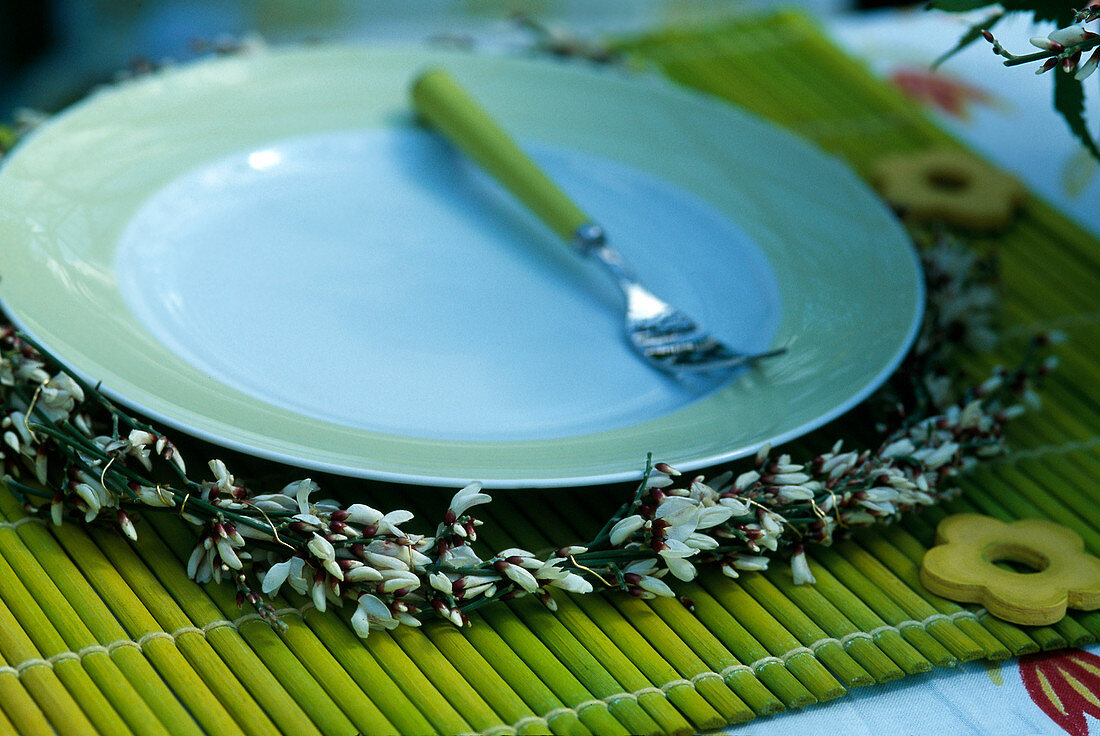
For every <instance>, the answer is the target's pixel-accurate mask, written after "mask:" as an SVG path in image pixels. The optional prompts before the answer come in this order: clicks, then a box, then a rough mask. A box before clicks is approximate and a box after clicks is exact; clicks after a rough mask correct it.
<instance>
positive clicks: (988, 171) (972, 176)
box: [871, 148, 1026, 232]
mask: <svg viewBox="0 0 1100 736" xmlns="http://www.w3.org/2000/svg"><path fill="white" fill-rule="evenodd" d="M871 180H872V183H873V184H874V185H875V188H876V189H878V191H879V193H880V194H881V195H882V197H883V199H885V200H886V201H887V202H889V203H890V204H891V205H893V206H894V207H895V208H896V209H897V210H898V211H899V212H900V214H901V216H902V217H903V218H905V219H907V220H911V221H914V222H941V223H946V224H948V225H956V226H958V227H962V228H965V229H967V230H972V231H978V232H986V231H992V230H999V229H1000V228H1002V227H1004V226H1006V225H1008V224H1009V223H1010V222H1011V221H1012V217H1013V214H1014V213H1015V211H1016V209H1017V207H1018V206H1019V205H1020V204H1021V202H1023V200H1024V198H1025V196H1026V192H1025V190H1024V188H1023V186H1022V185H1021V184H1020V182H1019V181H1017V180H1016V179H1015V178H1013V177H1011V176H1009V175H1008V174H1004V173H1002V172H1000V171H998V170H996V169H994V168H992V167H991V166H988V165H986V164H984V163H982V162H981V161H979V160H978V159H976V158H974V157H973V156H972V155H970V154H967V153H964V152H962V151H959V150H955V149H950V148H935V149H929V150H923V151H917V152H915V153H913V152H908V153H899V154H895V155H890V156H887V157H885V158H883V159H881V160H879V161H878V162H877V164H876V165H875V167H874V170H873V171H872V172H871Z"/></svg>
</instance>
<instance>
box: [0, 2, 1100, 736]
mask: <svg viewBox="0 0 1100 736" xmlns="http://www.w3.org/2000/svg"><path fill="white" fill-rule="evenodd" d="M624 48H625V49H627V50H629V51H630V52H632V53H634V54H636V55H637V57H638V58H641V59H643V60H647V61H648V62H650V63H654V64H656V65H658V66H659V67H660V68H662V69H663V70H664V71H665V72H666V73H667V74H668V75H669V76H670V77H671V78H672V79H674V80H677V81H678V82H681V83H684V84H687V85H690V86H694V87H697V88H700V89H703V90H705V91H708V92H711V93H713V94H716V95H718V96H721V97H725V98H727V99H729V100H732V101H734V102H736V103H738V104H741V105H743V106H745V107H748V108H750V109H754V110H756V111H758V112H759V113H761V114H763V115H765V116H768V117H770V118H772V119H773V120H775V121H777V122H778V123H780V124H782V125H784V126H787V127H789V128H791V129H793V130H794V131H796V132H798V133H800V134H802V135H804V136H806V137H808V138H810V139H812V140H813V141H815V142H816V143H818V144H819V145H820V146H821V147H823V148H824V149H826V150H829V151H832V152H834V153H836V154H838V155H840V156H842V157H844V158H846V159H847V160H849V161H850V162H851V164H852V165H853V166H854V167H855V168H856V170H857V171H860V172H866V171H867V169H868V167H869V166H870V165H871V164H872V162H874V161H875V159H876V158H877V157H878V156H880V155H881V154H883V153H884V152H887V151H896V150H905V149H916V148H920V147H924V146H927V145H929V144H930V143H950V140H949V139H948V137H947V136H946V135H945V134H944V133H942V132H941V131H939V130H938V129H937V128H936V127H935V126H934V125H932V124H931V123H930V122H928V121H927V120H926V119H925V118H924V117H923V116H922V115H921V114H920V113H919V111H917V110H916V109H915V108H914V107H913V106H912V105H911V104H910V103H909V102H908V101H906V100H905V99H904V98H902V97H901V96H900V95H899V94H897V93H895V92H893V91H892V90H890V89H888V88H887V87H886V86H884V85H882V84H881V83H879V82H878V81H876V80H874V79H873V78H872V77H871V76H869V75H868V74H867V73H866V72H865V71H864V70H863V69H862V68H861V67H859V66H858V65H857V64H855V63H854V62H852V61H851V60H849V59H848V58H846V57H845V56H843V55H842V54H841V53H840V52H839V51H837V50H836V49H835V48H834V47H833V46H831V45H830V44H829V43H828V42H827V41H825V40H824V39H823V38H822V37H821V36H820V35H819V33H818V32H817V31H816V30H815V29H814V28H813V26H812V25H811V24H810V23H809V22H808V21H806V20H805V19H803V18H801V17H798V16H793V15H785V14H784V15H776V16H772V17H768V18H765V19H755V20H752V21H743V22H739V23H737V24H734V25H730V26H726V27H723V28H720V29H710V30H705V31H668V32H661V33H659V34H656V35H651V36H648V37H646V38H642V39H633V40H630V41H628V42H626V43H625V44H624ZM739 144H744V145H751V142H738V141H730V145H739ZM792 216H797V213H792ZM979 245H986V244H979ZM993 246H994V247H995V248H996V249H997V251H998V253H999V257H1000V263H1001V268H1002V274H1003V283H1002V285H1001V292H1002V295H1003V299H1004V315H1003V317H1004V323H1005V329H1004V333H1005V334H1006V335H1007V336H1008V339H1007V340H1006V341H1005V343H1004V346H1003V347H1002V348H1001V349H1000V352H999V353H996V354H993V355H985V356H975V357H971V358H969V361H970V363H972V365H969V366H968V367H969V368H972V369H973V370H974V372H975V374H976V375H982V374H983V373H985V372H986V371H988V369H989V368H990V367H991V366H992V365H994V364H995V363H997V362H999V361H1005V362H1009V363H1010V362H1012V356H1013V355H1014V354H1016V351H1017V349H1018V347H1019V345H1018V344H1014V343H1017V342H1020V341H1022V340H1023V339H1024V338H1025V337H1026V336H1028V335H1030V334H1031V333H1032V332H1034V331H1037V330H1046V329H1050V328H1059V329H1061V330H1063V331H1065V332H1066V333H1068V335H1069V337H1070V340H1069V343H1068V345H1066V346H1064V348H1063V349H1061V350H1060V353H1059V354H1060V357H1061V359H1062V367H1061V368H1060V369H1059V370H1058V371H1056V372H1055V374H1054V375H1053V376H1052V377H1051V378H1050V380H1049V381H1048V382H1047V384H1046V387H1045V389H1044V391H1043V395H1044V399H1045V406H1044V408H1043V409H1042V410H1041V411H1040V412H1033V413H1029V414H1027V415H1025V417H1024V418H1022V419H1019V420H1016V422H1015V423H1014V424H1013V425H1012V427H1011V436H1010V438H1009V439H1010V442H1011V446H1012V447H1013V448H1014V454H1012V455H1011V456H1009V457H1008V458H1006V459H1004V460H1001V461H998V462H996V463H995V464H993V465H989V466H985V467H983V468H982V469H980V470H979V471H978V473H977V474H975V475H974V476H973V477H971V478H970V479H968V480H966V481H965V486H964V493H963V495H962V497H961V498H960V499H958V500H957V501H955V502H953V503H951V504H949V505H948V506H947V507H945V508H943V509H933V510H930V511H928V512H926V513H924V514H922V515H921V516H920V517H918V518H914V519H912V520H910V521H908V522H907V523H905V524H903V525H901V526H899V527H896V528H890V529H885V530H875V531H874V533H872V534H866V535H862V536H859V537H858V538H856V539H855V540H850V541H846V542H844V543H841V544H838V545H836V546H835V547H833V548H828V549H824V548H822V549H816V550H813V552H812V565H813V570H814V573H815V575H816V576H817V580H818V582H817V584H816V585H814V586H801V587H795V586H793V585H792V584H791V577H790V571H789V570H788V569H786V568H785V567H783V566H776V567H775V568H774V569H772V570H770V571H768V572H766V573H760V574H746V575H744V576H743V577H742V578H741V579H740V580H739V581H732V580H730V579H728V578H725V577H723V576H721V575H719V574H713V573H712V574H704V575H702V576H701V577H700V578H699V579H698V580H697V581H696V582H694V583H692V584H688V585H680V586H679V588H678V590H677V592H678V593H679V594H680V595H682V596H685V597H687V598H690V599H691V600H692V601H693V602H694V605H695V610H694V612H689V611H688V610H687V609H686V608H685V607H684V606H683V605H681V603H680V602H678V601H676V600H669V599H658V600H654V601H642V600H638V599H634V598H628V597H625V596H621V595H609V596H596V595H590V596H583V597H576V598H574V597H569V596H559V597H558V598H557V602H558V606H559V607H558V611H557V612H556V613H551V612H550V611H548V610H547V609H546V608H544V607H543V606H542V605H541V604H539V603H538V602H537V601H533V600H527V599H521V600H518V601H512V602H509V603H501V604H494V605H492V606H487V607H485V608H484V609H482V611H481V613H479V614H478V615H475V616H474V625H473V626H471V627H469V628H466V629H463V630H458V629H455V628H452V627H450V626H449V625H445V624H429V625H426V626H424V627H423V628H422V629H418V630H414V629H408V628H406V627H401V628H400V629H399V630H396V631H394V632H389V633H387V632H380V633H375V634H372V635H371V637H370V639H369V640H367V641H366V642H362V641H360V640H359V639H358V638H357V637H356V636H355V634H354V633H353V632H352V630H351V628H350V626H349V625H348V624H347V623H346V620H347V614H345V615H344V616H343V617H342V616H341V615H340V614H336V615H332V614H325V615H321V614H318V613H317V612H316V611H314V610H312V609H311V607H310V606H309V605H308V604H306V603H305V602H304V601H303V600H301V599H292V600H287V601H285V603H284V605H285V609H284V611H283V617H284V619H285V620H286V621H287V622H288V623H289V628H288V630H287V631H286V632H285V633H284V634H278V633H276V632H275V631H273V630H272V629H271V628H269V627H268V626H267V624H265V623H263V622H261V621H259V620H257V619H256V617H255V616H254V615H241V612H240V610H238V608H237V607H236V604H235V601H234V598H233V592H232V591H231V590H229V589H228V588H223V587H221V586H218V585H207V586H200V585H196V584H195V583H193V582H191V581H190V580H188V579H187V576H186V573H185V565H184V561H185V559H186V556H187V554H188V553H189V551H190V544H191V538H190V536H189V534H190V532H188V531H187V530H186V529H185V528H184V527H183V526H182V524H181V523H180V522H178V520H175V519H174V518H173V517H165V516H157V515H150V516H149V518H148V519H146V521H145V523H143V524H142V525H141V526H140V533H139V541H138V542H137V543H136V544H130V543H129V542H127V541H126V540H125V539H123V538H121V537H120V536H118V535H116V534H114V533H111V532H105V531H98V530H91V531H86V530H83V529H81V528H78V527H76V526H74V525H71V524H70V525H66V526H64V527H61V528H59V529H55V528H53V527H51V526H49V525H47V524H45V523H43V522H41V521H40V520H39V519H38V518H36V517H27V516H25V515H24V513H23V511H22V509H21V508H20V507H19V506H18V504H16V503H15V501H14V500H13V499H12V497H11V496H10V495H8V494H7V493H6V492H0V515H2V519H0V733H7V732H18V733H25V734H38V733H52V732H54V731H56V732H60V733H72V734H84V733H90V732H94V731H95V730H98V731H100V732H103V733H110V734H116V733H128V732H132V733H136V734H164V733H172V734H198V733H203V732H208V733H219V734H227V735H228V734H239V733H248V734H269V733H273V732H276V731H282V732H286V733H295V734H310V733H324V734H353V733H357V732H361V733H368V734H387V733H403V734H424V733H433V732H434V733H446V734H456V733H480V734H507V733H513V732H515V733H522V734H536V733H555V734H588V733H593V734H636V733H691V732H694V731H698V730H707V729H713V728H718V727H720V726H724V725H726V724H730V723H736V722H742V721H746V720H749V719H752V718H754V717H757V716H764V715H769V714H774V713H777V712H779V711H782V710H784V709H786V708H796V707H800V706H805V705H808V704H811V703H815V702H819V701H827V700H830V699H832V698H837V697H840V696H842V695H843V694H844V693H845V692H846V691H847V690H848V689H849V688H852V687H858V686H863V685H872V684H874V683H876V682H884V681H888V680H893V679H897V678H900V677H903V676H906V675H912V674H916V673H920V672H925V671H928V670H929V669H931V668H932V667H937V666H938V667H950V666H952V665H954V664H956V663H958V662H960V661H964V660H971V659H978V658H983V657H986V658H994V659H997V658H1005V657H1009V656H1014V655H1020V654H1024V653H1028V652H1034V651H1037V650H1039V649H1052V648H1057V647H1063V646H1067V645H1074V646H1078V645H1082V644H1085V643H1090V642H1093V641H1095V640H1097V638H1098V636H1100V612H1097V613H1074V614H1071V615H1070V616H1069V617H1067V618H1066V619H1065V620H1063V621H1062V622H1061V623H1059V624H1057V625H1054V626H1048V627H1035V628H1020V627H1016V626H1012V625H1009V624H1006V623H1003V622H1000V621H997V620H996V619H992V618H989V617H987V616H985V615H983V612H981V611H980V610H977V609H973V608H964V607H960V606H958V605H955V604H953V603H950V602H948V601H946V600H943V599H940V598H937V597H935V596H932V595H930V594H929V593H927V592H925V591H924V590H923V589H922V588H921V587H920V585H919V584H918V583H917V564H918V562H919V560H920V557H921V555H922V554H923V552H924V550H925V548H926V546H927V545H928V544H930V543H931V541H932V537H933V529H934V527H935V524H936V522H937V521H938V520H939V519H940V518H941V517H942V516H944V515H945V514H947V513H952V512H958V511H979V512H982V513H986V514H991V515H993V516H997V517H1000V518H1005V519H1010V518H1018V517H1046V518H1051V519H1054V520H1056V521H1059V522H1061V523H1063V524H1066V525H1067V526H1069V527H1071V528H1073V529H1075V530H1076V531H1078V532H1079V533H1080V534H1081V535H1082V536H1083V537H1084V538H1085V540H1086V543H1087V545H1088V548H1089V550H1090V551H1091V552H1093V553H1094V554H1100V511H1098V510H1097V508H1098V506H1097V505H1096V501H1097V500H1098V499H1100V483H1098V482H1097V479H1098V478H1100V449H1098V447H1100V442H1098V436H1097V435H1098V432H1097V428H1098V427H1100V398H1098V397H1100V368H1098V367H1097V366H1096V364H1095V361H1093V360H1091V359H1090V358H1091V356H1090V355H1089V348H1088V346H1090V345H1095V344H1097V343H1098V342H1100V311H1098V309H1097V307H1098V299H1097V297H1096V295H1095V290H1094V284H1095V283H1096V280H1097V278H1098V277H1100V248H1098V246H1097V243H1096V242H1095V241H1094V240H1093V239H1092V238H1091V237H1090V236H1088V235H1086V234H1085V233H1084V232H1082V231H1081V230H1080V229H1078V228H1077V227H1075V226H1073V225H1072V224H1070V223H1069V222H1067V221H1066V220H1065V219H1064V218H1062V217H1061V216H1059V215H1058V214H1057V213H1055V212H1054V211H1053V210H1052V209H1050V208H1049V207H1047V206H1045V205H1044V204H1043V203H1041V202H1039V201H1036V200H1031V201H1029V202H1028V203H1027V205H1026V207H1025V209H1024V211H1023V213H1022V215H1021V216H1020V218H1019V220H1018V222H1017V223H1016V224H1015V225H1014V226H1013V228H1012V229H1011V230H1010V231H1009V232H1007V233H1006V234H1004V235H1002V236H1000V237H998V238H997V240H996V242H995V243H994V244H993ZM1014 338H1019V340H1016V339H1014ZM846 433H848V434H854V435H855V436H857V437H858V436H859V434H860V428H859V427H855V426H850V423H849V425H846V424H845V421H844V420H841V421H840V422H838V423H836V424H834V425H832V426H830V427H828V428H826V429H825V430H822V431H820V432H819V433H817V434H818V436H817V438H816V439H817V440H821V439H822V438H835V437H838V436H845V435H846ZM814 442H815V440H814V439H810V440H807V441H806V443H805V446H806V447H812V446H813V445H814ZM816 444H818V445H820V444H821V442H817V443H816ZM373 493H374V494H375V505H377V506H378V507H380V508H386V507H388V506H396V505H401V506H408V504H409V497H408V495H400V493H399V490H398V489H392V488H385V487H378V488H376V489H374V491H373ZM623 494H624V490H623V489H608V491H607V493H593V492H592V491H591V490H589V491H585V492H581V493H564V494H563V493H561V492H557V493H554V494H540V493H525V494H523V495H518V496H513V497H508V496H506V495H505V494H499V493H498V494H497V498H496V500H495V501H494V503H493V504H492V505H490V506H489V507H487V508H488V513H487V514H486V516H487V519H486V521H487V523H486V525H485V527H484V530H485V531H484V536H485V537H486V540H487V542H488V543H489V544H491V545H493V546H494V547H497V548H501V547H505V546H511V545H512V543H513V542H520V543H522V546H524V547H528V548H532V549H534V548H538V547H540V546H543V545H548V544H550V543H551V542H552V541H553V542H557V543H559V544H560V543H562V541H563V540H565V541H569V540H573V539H582V538H587V536H590V535H586V534H585V532H586V531H589V532H590V531H592V529H594V528H595V527H598V526H599V523H600V521H602V519H604V518H606V516H607V514H608V513H609V512H610V511H611V510H612V507H613V506H614V505H616V504H617V503H618V502H619V500H621V498H623V497H624V496H623ZM412 503H414V504H416V505H417V506H419V507H420V508H414V509H413V510H414V511H422V510H424V509H429V510H430V511H431V513H428V516H429V518H431V517H432V516H433V515H434V512H435V511H437V510H438V509H442V508H444V507H445V506H446V496H445V495H444V494H434V493H430V492H428V493H424V494H416V495H415V496H414V497H413V498H412ZM490 514H491V515H490ZM349 613H350V612H349Z"/></svg>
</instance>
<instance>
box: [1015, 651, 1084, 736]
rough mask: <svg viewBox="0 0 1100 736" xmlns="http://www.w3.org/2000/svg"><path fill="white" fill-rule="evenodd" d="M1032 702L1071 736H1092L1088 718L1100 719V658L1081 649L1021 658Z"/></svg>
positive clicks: (1023, 673)
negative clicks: (1086, 719)
mask: <svg viewBox="0 0 1100 736" xmlns="http://www.w3.org/2000/svg"><path fill="white" fill-rule="evenodd" d="M1020 678H1021V679H1022V680H1023V682H1024V687H1025V688H1026V689H1027V694H1028V695H1030V696H1031V700H1032V702H1034V703H1035V705H1037V706H1039V708H1041V709H1042V711H1043V712H1044V713H1046V714H1047V715H1048V716H1050V719H1051V720H1052V721H1054V722H1055V723H1057V724H1058V725H1059V726H1061V727H1062V729H1063V730H1064V731H1065V732H1066V733H1068V734H1070V736H1088V733H1089V725H1088V723H1087V722H1086V721H1085V714H1086V713H1088V714H1089V715H1090V716H1092V717H1093V718H1100V657H1097V656H1096V655H1094V654H1089V653H1088V652H1086V651H1082V650H1080V649H1063V650H1061V651H1059V652H1054V653H1044V654H1031V655H1028V656H1026V657H1020Z"/></svg>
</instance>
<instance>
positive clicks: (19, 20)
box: [0, 0, 891, 120]
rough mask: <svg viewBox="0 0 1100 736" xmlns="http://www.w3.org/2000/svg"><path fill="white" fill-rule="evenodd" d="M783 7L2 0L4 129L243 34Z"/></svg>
mask: <svg viewBox="0 0 1100 736" xmlns="http://www.w3.org/2000/svg"><path fill="white" fill-rule="evenodd" d="M782 1H783V0H316V2H304V1H303V0H0V120H9V119H11V115H12V112H13V110H14V109H15V108H18V107H31V108H35V109H39V110H43V111H47V112H53V111H56V110H58V109H60V108H61V107H63V106H65V105H66V104H68V103H69V102H72V101H73V100H75V99H77V98H79V97H80V96H81V95H83V94H84V93H85V92H86V91H87V90H88V89H89V88H90V87H92V86H94V85H96V84H99V83H103V82H108V81H110V80H111V79H113V78H114V77H115V75H116V74H118V73H119V72H120V71H123V70H126V69H127V68H133V67H135V66H142V65H148V64H158V63H161V62H163V61H165V60H169V59H170V60H175V61H186V60H187V59H189V58H192V57H194V56H196V55H198V54H201V53H204V52H209V51H210V50H211V48H216V47H217V46H218V45H219V44H223V45H224V44H226V43H228V42H230V41H231V40H234V39H240V38H242V37H247V36H250V35H251V36H254V37H259V38H263V39H264V40H265V41H268V42H272V43H279V42H295V41H307V40H311V39H321V40H392V41H402V40H404V41H423V40H425V39H427V38H432V37H446V38H451V39H454V40H459V41H461V40H473V39H477V38H478V37H479V36H486V37H488V36H490V35H491V36H492V38H493V39H494V41H495V42H496V43H501V42H502V41H503V42H505V43H507V41H508V39H509V38H514V39H515V41H516V42H517V43H521V42H524V41H526V42H530V40H531V33H532V32H531V30H530V29H524V28H523V26H522V24H521V23H519V22H517V20H516V18H515V16H516V15H517V14H520V13H522V14H523V15H524V16H526V17H529V18H533V19H536V20H537V21H538V22H540V23H542V24H545V25H547V26H548V27H551V28H553V27H555V25H558V26H565V25H567V24H568V27H569V28H570V29H571V30H573V31H575V32H578V33H580V32H582V31H584V32H588V33H599V32H615V31H628V30H630V29H631V28H638V27H642V26H645V25H647V24H648V25H650V26H652V25H653V24H654V23H655V22H668V21H671V22H677V23H684V22H688V23H691V22H695V23H710V22H719V21H721V20H722V19H724V18H728V17H730V16H733V15H736V14H739V13H744V12H746V11H749V10H752V9H760V8H763V7H767V6H769V5H773V6H774V5H775V4H776V2H782ZM857 1H858V2H860V3H862V4H861V5H859V6H855V5H849V4H848V3H849V2H857ZM889 2H891V0H803V1H802V2H800V3H799V4H798V7H799V9H800V10H802V11H804V12H810V13H813V14H819V15H823V16H829V15H834V14H837V13H842V12H845V11H848V10H854V9H856V8H857V7H859V8H865V7H869V6H871V5H875V4H884V3H889ZM578 26H583V27H578Z"/></svg>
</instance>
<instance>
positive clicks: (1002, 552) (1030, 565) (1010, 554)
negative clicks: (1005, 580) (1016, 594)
mask: <svg viewBox="0 0 1100 736" xmlns="http://www.w3.org/2000/svg"><path fill="white" fill-rule="evenodd" d="M986 559H987V560H988V561H989V562H990V563H992V564H994V565H996V566H997V567H999V568H1001V569H1002V570H1011V571H1012V572H1015V573H1019V574H1021V575H1031V574H1034V573H1037V572H1042V571H1043V570H1046V569H1047V568H1048V567H1050V558H1048V557H1047V556H1046V555H1044V554H1043V553H1042V552H1039V551H1038V550H1035V549H1032V548H1031V547H1027V546H1025V545H1022V544H996V545H993V546H992V547H989V548H988V549H987V550H986Z"/></svg>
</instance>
